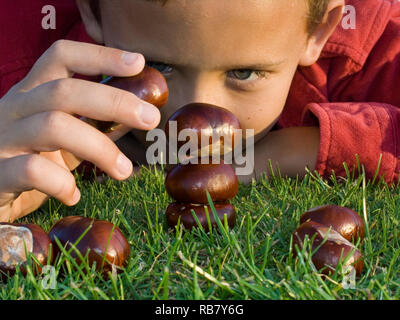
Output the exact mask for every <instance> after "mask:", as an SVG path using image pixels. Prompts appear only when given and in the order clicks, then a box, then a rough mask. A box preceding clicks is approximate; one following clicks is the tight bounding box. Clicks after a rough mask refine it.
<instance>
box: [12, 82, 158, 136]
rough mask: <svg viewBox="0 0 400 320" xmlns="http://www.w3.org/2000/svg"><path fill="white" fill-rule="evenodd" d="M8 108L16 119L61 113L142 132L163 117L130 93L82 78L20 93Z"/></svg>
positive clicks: (152, 126) (43, 85)
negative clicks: (46, 113)
mask: <svg viewBox="0 0 400 320" xmlns="http://www.w3.org/2000/svg"><path fill="white" fill-rule="evenodd" d="M9 105H10V106H9V113H10V114H11V117H12V118H14V119H16V118H21V117H27V116H30V115H33V114H36V113H40V112H47V111H53V110H60V111H64V112H66V113H69V114H79V115H81V116H85V117H88V118H91V119H96V120H106V121H113V122H117V123H121V124H124V125H126V126H128V127H131V128H136V129H142V130H151V129H154V128H155V127H156V126H157V125H158V123H159V122H160V118H161V114H160V111H159V110H158V108H156V107H155V106H153V105H152V104H149V103H147V102H145V101H143V100H140V99H139V98H138V97H136V96H135V95H134V94H132V93H130V92H128V91H125V90H121V89H117V88H113V87H111V86H107V85H104V84H100V83H94V82H90V81H85V80H79V79H60V80H54V81H50V82H47V83H44V84H42V85H40V86H38V87H36V88H34V89H32V90H31V91H29V92H26V93H20V94H17V95H16V96H15V98H14V99H13V101H12V103H10V104H9Z"/></svg>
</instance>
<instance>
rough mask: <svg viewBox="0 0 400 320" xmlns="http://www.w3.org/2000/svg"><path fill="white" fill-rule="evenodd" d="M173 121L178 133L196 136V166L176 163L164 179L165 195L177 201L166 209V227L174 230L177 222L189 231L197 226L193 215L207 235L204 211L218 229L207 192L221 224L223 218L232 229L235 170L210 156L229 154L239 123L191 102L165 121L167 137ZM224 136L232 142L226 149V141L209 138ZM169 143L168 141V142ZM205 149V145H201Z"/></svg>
mask: <svg viewBox="0 0 400 320" xmlns="http://www.w3.org/2000/svg"><path fill="white" fill-rule="evenodd" d="M171 121H176V125H177V134H179V132H180V131H181V130H183V129H188V130H192V131H193V132H194V135H195V136H197V137H198V139H197V140H196V141H195V142H196V143H197V145H194V146H192V147H194V150H195V151H197V152H195V155H196V156H197V160H199V161H197V163H188V164H178V165H177V166H175V167H174V168H172V169H171V170H170V171H169V172H168V174H167V176H166V179H165V186H166V190H167V192H168V194H169V195H170V196H171V197H172V198H173V199H174V200H176V202H174V203H171V204H170V205H169V206H168V208H167V210H166V219H167V224H168V225H169V226H170V227H171V228H173V227H175V226H176V225H177V223H178V221H179V220H180V222H181V224H183V226H184V227H185V228H186V229H188V230H191V229H192V228H193V227H197V226H198V224H197V221H196V219H195V217H194V216H193V212H194V213H195V215H196V216H197V218H198V220H199V222H200V224H201V226H202V227H203V228H204V230H205V231H206V232H208V231H209V223H208V220H207V216H206V208H207V211H208V213H209V219H210V223H211V225H212V226H214V227H215V226H217V221H216V220H215V218H214V215H213V213H212V210H211V207H210V205H209V202H208V199H207V192H208V193H209V195H210V198H211V200H212V201H213V204H214V208H215V210H216V213H217V216H218V218H219V219H220V220H221V221H222V223H224V216H226V217H227V222H228V226H229V227H230V228H233V226H234V225H235V222H236V212H235V208H234V207H233V206H232V205H231V204H230V203H229V200H230V199H232V198H234V197H235V196H236V194H237V192H238V186H239V182H238V179H237V176H236V174H235V171H234V169H233V168H232V166H231V165H230V164H226V163H224V162H222V160H220V162H219V163H217V164H216V163H213V161H212V159H211V157H212V156H213V155H214V154H213V152H214V151H217V152H218V154H219V155H224V154H225V153H227V152H230V151H232V148H233V146H234V144H233V141H234V129H240V128H241V127H240V124H239V121H238V120H237V119H236V117H235V116H234V115H233V114H232V113H231V112H229V111H228V110H226V109H224V108H221V107H217V106H214V105H210V104H205V103H191V104H188V105H186V106H184V107H182V108H180V109H179V110H178V111H177V112H176V113H174V114H173V115H172V116H171V117H170V118H169V119H168V122H167V125H166V128H165V131H166V133H167V136H168V137H169V138H170V139H171V138H173V139H176V138H177V137H171V136H170V135H169V133H170V130H169V124H170V122H171ZM202 134H203V135H205V136H206V139H208V144H205V147H206V149H207V150H204V149H203V150H202V145H201V136H202ZM213 136H214V137H215V136H217V137H219V138H220V137H223V136H225V137H227V136H228V139H229V140H230V142H232V143H231V144H230V146H228V148H225V140H224V139H221V138H220V139H218V141H214V140H213V139H212V137H213ZM169 142H170V143H171V141H169ZM185 143H190V140H189V141H181V142H179V141H178V142H177V145H178V147H182V146H183V145H184V144H185ZM203 147H204V146H203ZM204 151H206V154H207V160H208V161H206V162H207V163H202V160H204V158H201V156H202V155H204Z"/></svg>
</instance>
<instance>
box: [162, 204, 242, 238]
mask: <svg viewBox="0 0 400 320" xmlns="http://www.w3.org/2000/svg"><path fill="white" fill-rule="evenodd" d="M205 207H207V210H208V215H209V218H210V222H211V225H212V226H213V227H217V226H218V225H217V222H216V220H215V218H214V215H213V212H212V210H211V207H210V206H209V205H207V206H205V205H195V204H190V203H179V202H173V203H171V204H170V205H169V206H168V208H167V210H166V212H165V214H166V218H167V224H168V226H169V227H171V228H174V227H175V226H176V225H177V224H178V220H179V217H180V222H181V224H182V225H183V226H184V227H185V228H186V229H188V230H192V228H195V227H198V224H197V222H196V220H195V218H194V217H193V214H192V210H194V212H195V214H196V216H197V218H198V220H199V222H200V224H201V226H202V227H203V229H204V231H206V232H208V231H209V226H208V221H207V215H206V210H205ZM214 208H215V211H216V212H217V214H218V217H219V219H220V220H221V223H222V225H224V215H225V214H226V216H227V222H228V226H229V228H233V227H234V225H235V222H236V211H235V208H234V206H233V205H231V204H229V203H215V204H214Z"/></svg>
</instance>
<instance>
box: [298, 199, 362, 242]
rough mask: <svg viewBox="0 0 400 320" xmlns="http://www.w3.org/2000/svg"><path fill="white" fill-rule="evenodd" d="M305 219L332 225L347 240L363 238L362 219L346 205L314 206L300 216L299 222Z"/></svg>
mask: <svg viewBox="0 0 400 320" xmlns="http://www.w3.org/2000/svg"><path fill="white" fill-rule="evenodd" d="M306 221H314V222H318V223H320V224H322V225H325V226H327V227H332V229H334V230H335V231H337V232H339V233H340V234H341V236H342V237H344V238H345V239H346V240H348V241H354V242H356V241H357V240H358V239H361V240H362V239H363V238H364V231H365V227H364V221H363V219H362V218H361V217H360V215H359V214H358V213H357V212H355V211H353V210H351V209H349V208H346V207H341V206H337V205H325V206H320V207H315V208H312V209H310V210H308V211H307V212H305V213H303V214H302V215H301V216H300V224H302V223H304V222H306Z"/></svg>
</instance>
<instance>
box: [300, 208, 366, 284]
mask: <svg viewBox="0 0 400 320" xmlns="http://www.w3.org/2000/svg"><path fill="white" fill-rule="evenodd" d="M306 236H307V237H308V238H309V240H312V251H313V255H312V257H311V260H312V262H313V264H314V266H315V267H316V269H317V270H319V271H320V272H321V273H322V274H325V275H331V274H333V273H334V271H335V270H336V268H337V266H338V264H339V263H340V262H341V263H343V262H345V263H344V265H342V266H343V267H344V268H348V267H350V268H351V267H353V268H354V269H355V271H356V275H357V276H360V275H361V272H362V269H363V265H364V262H363V260H362V254H361V252H360V251H359V250H357V248H356V247H355V245H354V244H355V243H356V242H357V241H359V240H360V241H361V240H362V239H363V237H364V222H363V220H362V219H361V217H360V216H359V214H358V213H357V212H355V211H353V210H351V209H349V208H346V207H341V206H336V205H325V206H320V207H315V208H312V209H310V210H308V211H307V212H305V213H303V214H302V215H301V216H300V226H299V227H298V228H297V229H296V231H295V232H294V234H293V242H292V243H293V252H294V253H295V254H296V250H295V248H296V246H298V247H299V248H302V247H303V245H304V241H305V238H306ZM316 249H317V250H316ZM349 255H350V256H349Z"/></svg>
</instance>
